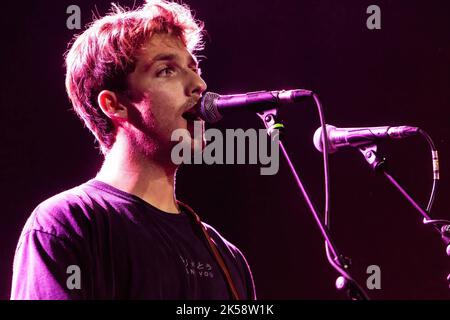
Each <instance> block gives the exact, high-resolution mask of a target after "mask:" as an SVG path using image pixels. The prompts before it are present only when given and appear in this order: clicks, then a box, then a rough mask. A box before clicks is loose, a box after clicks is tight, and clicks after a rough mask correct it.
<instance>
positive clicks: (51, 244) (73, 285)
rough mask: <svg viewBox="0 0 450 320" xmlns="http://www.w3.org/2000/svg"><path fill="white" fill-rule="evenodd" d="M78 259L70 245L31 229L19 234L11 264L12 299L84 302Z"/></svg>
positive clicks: (54, 236) (50, 235) (55, 237)
mask: <svg viewBox="0 0 450 320" xmlns="http://www.w3.org/2000/svg"><path fill="white" fill-rule="evenodd" d="M78 264H79V259H78V257H77V254H76V250H75V249H74V247H73V245H72V244H71V243H70V242H69V241H68V240H66V239H61V238H59V237H57V236H56V235H53V234H50V233H47V232H44V231H40V230H34V229H31V230H29V231H27V232H25V233H24V234H22V235H21V238H20V239H19V243H18V246H17V249H16V254H15V257H14V264H13V280H12V290H11V299H13V300H41V299H44V300H66V299H83V298H85V297H83V292H85V290H81V285H82V279H81V269H82V267H80V266H79V265H78Z"/></svg>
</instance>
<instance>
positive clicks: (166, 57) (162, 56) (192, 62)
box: [144, 53, 198, 70]
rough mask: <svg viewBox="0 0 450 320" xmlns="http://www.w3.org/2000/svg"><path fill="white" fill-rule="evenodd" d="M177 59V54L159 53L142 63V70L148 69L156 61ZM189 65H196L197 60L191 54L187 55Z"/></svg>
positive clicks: (178, 57)
mask: <svg viewBox="0 0 450 320" xmlns="http://www.w3.org/2000/svg"><path fill="white" fill-rule="evenodd" d="M179 59H180V56H179V55H177V54H173V53H160V54H157V55H156V56H154V57H153V58H152V59H151V60H149V61H148V62H146V63H145V64H144V70H148V69H150V68H151V67H152V66H153V65H154V64H155V63H156V62H158V61H174V60H179ZM190 65H195V67H198V60H197V59H196V58H195V57H194V56H192V55H190V56H189V66H190Z"/></svg>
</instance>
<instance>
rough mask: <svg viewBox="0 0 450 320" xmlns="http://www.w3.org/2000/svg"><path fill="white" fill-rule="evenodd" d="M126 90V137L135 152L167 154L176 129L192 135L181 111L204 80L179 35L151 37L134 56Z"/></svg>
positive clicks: (197, 94) (189, 104)
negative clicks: (133, 66) (127, 98)
mask: <svg viewBox="0 0 450 320" xmlns="http://www.w3.org/2000/svg"><path fill="white" fill-rule="evenodd" d="M128 89H129V92H128V97H129V99H130V101H131V104H132V107H131V108H129V112H128V119H129V123H130V124H131V126H129V130H130V132H129V134H130V135H129V137H130V139H131V141H132V142H133V144H134V146H133V147H135V148H137V149H138V150H135V151H137V152H142V153H143V154H144V155H150V154H154V151H162V152H163V153H164V154H165V155H167V152H170V150H171V148H172V146H173V145H175V144H176V143H177V142H176V141H175V142H174V141H171V135H172V132H173V131H174V130H176V129H188V130H189V132H190V134H191V136H192V137H193V138H194V132H193V121H192V120H186V119H185V118H184V117H183V114H185V113H186V112H187V111H188V110H191V111H192V108H193V107H194V105H195V104H196V103H198V102H199V99H200V97H201V95H202V93H203V92H204V91H205V90H206V83H205V82H204V81H203V79H202V78H201V77H200V75H199V69H198V65H197V61H196V60H195V58H194V57H193V56H192V55H191V54H190V53H189V51H188V50H187V49H186V47H185V46H184V44H183V42H182V41H181V40H180V39H179V38H177V37H175V36H172V35H169V34H155V35H154V36H152V37H151V39H150V40H149V41H148V42H147V43H146V44H145V45H144V48H143V50H142V51H141V52H140V53H139V54H138V56H137V61H136V68H135V70H134V71H133V72H132V73H131V74H130V75H129V76H128ZM202 136H203V134H202ZM200 139H202V137H200ZM196 143H198V142H196ZM199 143H201V141H199ZM169 155H170V153H169Z"/></svg>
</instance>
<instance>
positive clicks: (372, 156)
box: [359, 143, 450, 281]
mask: <svg viewBox="0 0 450 320" xmlns="http://www.w3.org/2000/svg"><path fill="white" fill-rule="evenodd" d="M359 151H360V152H361V153H362V155H363V156H364V159H365V160H366V161H367V162H368V163H369V165H370V167H371V168H372V169H373V170H374V171H375V172H381V173H383V175H384V176H385V177H386V178H387V179H388V180H389V181H390V182H391V183H392V184H393V185H394V186H395V188H397V189H398V190H399V191H400V193H401V194H402V195H403V196H404V197H405V198H406V199H407V200H408V201H409V202H410V203H411V205H412V206H413V207H414V208H415V209H416V210H417V211H418V212H419V213H420V214H421V215H422V217H423V223H424V224H426V225H432V226H433V227H434V229H435V230H436V231H437V232H438V233H439V234H440V236H441V238H442V240H443V241H444V244H445V246H446V253H447V255H448V256H450V221H449V220H444V219H438V220H432V219H431V218H430V215H429V212H428V211H429V209H428V210H425V209H424V208H422V206H421V205H419V204H418V203H417V201H415V200H414V199H413V197H412V196H411V195H410V194H409V193H408V192H407V191H406V190H405V189H404V188H403V187H402V185H401V184H400V183H399V182H398V180H397V179H395V178H394V177H393V176H392V174H391V173H390V172H389V170H388V168H387V163H386V158H385V157H384V156H382V155H381V154H380V153H379V152H378V146H377V144H375V143H373V144H368V145H365V146H360V147H359ZM447 281H450V274H449V275H448V276H447Z"/></svg>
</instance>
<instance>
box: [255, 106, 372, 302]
mask: <svg viewBox="0 0 450 320" xmlns="http://www.w3.org/2000/svg"><path fill="white" fill-rule="evenodd" d="M257 114H258V116H259V117H260V118H261V120H262V121H263V123H264V126H265V127H266V129H267V133H268V135H269V136H270V137H271V139H272V140H274V139H276V138H278V143H279V146H280V148H281V150H282V152H283V154H284V157H285V158H286V161H287V163H288V165H289V167H290V169H291V172H292V174H293V176H294V178H295V180H296V182H297V185H298V187H299V188H300V191H301V192H302V194H303V196H304V198H305V200H306V202H307V204H308V207H309V209H310V211H311V213H312V215H313V217H314V220H315V221H316V223H317V225H318V227H319V229H320V231H321V234H322V236H323V237H324V239H325V244H326V248H327V256H328V249H330V250H331V252H332V254H333V256H334V261H333V260H332V259H329V262H330V264H331V265H332V267H333V268H334V269H336V271H337V272H338V273H339V274H340V276H339V277H338V278H337V280H336V288H337V289H338V290H346V292H347V295H348V297H349V298H350V299H352V300H369V298H368V296H367V294H366V293H365V292H364V290H363V289H362V287H361V286H360V285H359V284H358V283H357V282H356V281H355V280H354V279H353V277H352V276H351V275H350V273H349V270H348V269H349V264H350V263H349V262H350V259H349V258H347V257H344V256H343V255H341V254H340V253H339V252H338V250H337V248H336V245H335V244H334V241H333V239H332V238H331V235H330V231H329V229H328V227H327V226H326V225H324V223H323V222H322V220H321V219H320V217H319V215H318V211H317V210H316V208H315V207H314V204H313V203H312V201H311V198H310V197H309V195H308V192H307V191H306V189H305V187H304V185H303V183H302V181H301V180H300V177H299V175H298V173H297V171H296V170H295V168H294V165H293V164H292V161H291V159H290V157H289V155H288V153H287V151H286V148H285V147H284V144H283V142H282V137H283V132H284V125H283V124H282V123H281V122H279V121H278V117H277V115H278V109H276V108H275V109H271V110H266V111H261V112H258V113H257ZM277 135H278V136H277Z"/></svg>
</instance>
